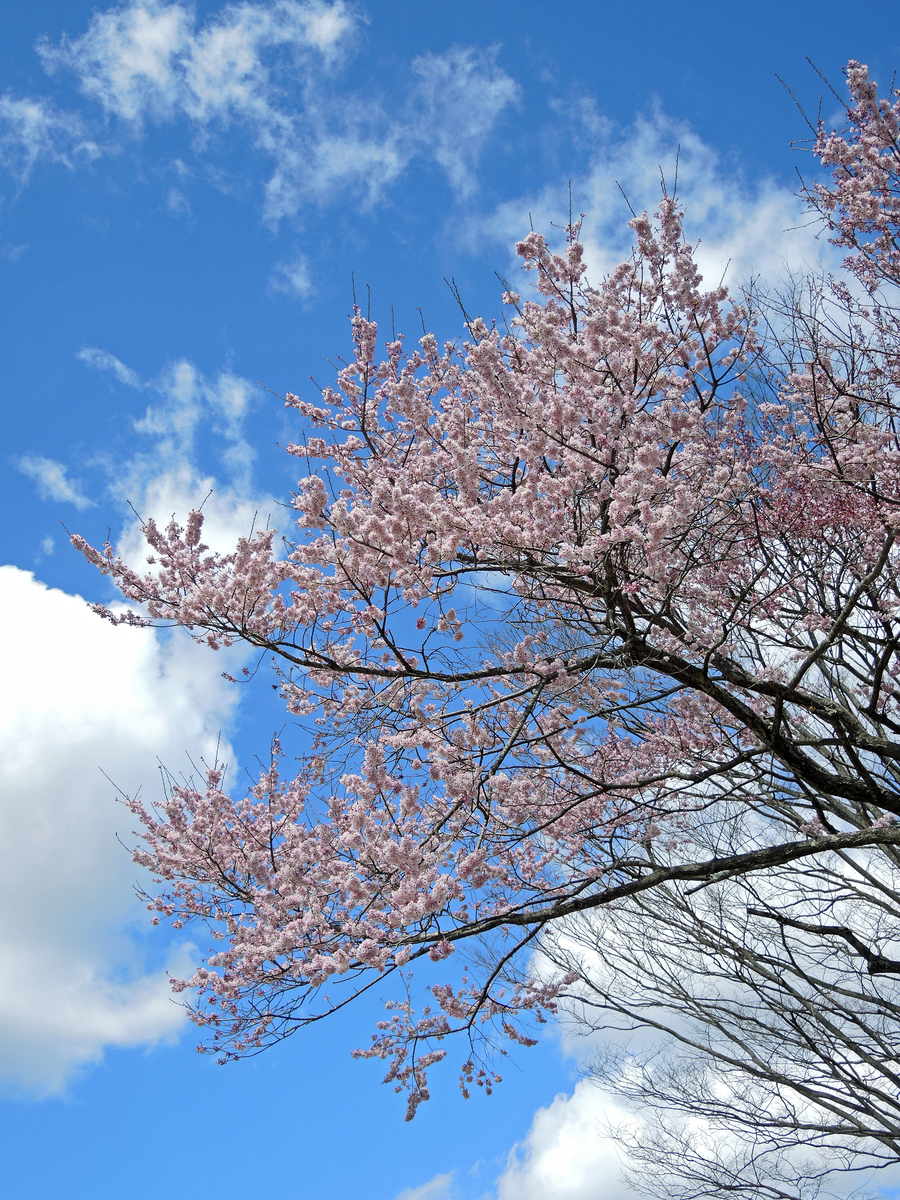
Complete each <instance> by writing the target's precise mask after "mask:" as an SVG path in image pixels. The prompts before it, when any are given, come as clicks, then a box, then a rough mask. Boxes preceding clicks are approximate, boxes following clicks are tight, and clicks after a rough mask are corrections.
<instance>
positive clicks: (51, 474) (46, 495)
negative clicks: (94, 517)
mask: <svg viewBox="0 0 900 1200" xmlns="http://www.w3.org/2000/svg"><path fill="white" fill-rule="evenodd" d="M15 467H16V470H18V471H21V472H22V474H23V475H26V476H27V477H28V478H29V479H33V480H34V482H35V483H36V484H37V490H38V495H39V496H40V497H41V499H42V500H59V501H61V502H62V503H63V504H74V505H75V507H76V508H92V507H93V505H94V501H93V500H91V499H89V497H87V496H86V495H85V494H84V492H83V491H82V487H81V484H80V483H79V482H78V480H76V479H69V475H68V471H67V469H66V467H65V466H64V465H63V463H61V462H57V461H56V460H55V459H53V458H43V457H42V456H41V455H40V454H23V455H22V457H21V458H17V459H16V460H15Z"/></svg>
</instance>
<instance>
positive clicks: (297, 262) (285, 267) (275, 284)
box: [269, 254, 315, 300]
mask: <svg viewBox="0 0 900 1200" xmlns="http://www.w3.org/2000/svg"><path fill="white" fill-rule="evenodd" d="M269 287H270V288H271V289H272V290H273V291H275V292H284V294H285V295H287V296H294V297H296V298H297V299H298V300H308V299H309V297H310V296H312V295H314V294H315V285H314V284H313V281H312V275H311V274H310V270H309V263H308V262H307V261H306V259H305V258H304V256H303V255H302V254H295V255H294V257H293V258H290V259H286V260H285V261H284V262H280V263H278V264H277V265H276V267H275V270H274V271H273V272H272V274H271V275H270V276H269Z"/></svg>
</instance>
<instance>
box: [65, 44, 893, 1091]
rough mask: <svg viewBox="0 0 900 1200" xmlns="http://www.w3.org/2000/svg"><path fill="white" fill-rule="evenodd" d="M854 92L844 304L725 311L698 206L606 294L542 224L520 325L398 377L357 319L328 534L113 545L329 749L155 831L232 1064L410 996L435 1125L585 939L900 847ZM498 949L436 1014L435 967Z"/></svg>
mask: <svg viewBox="0 0 900 1200" xmlns="http://www.w3.org/2000/svg"><path fill="white" fill-rule="evenodd" d="M847 75H848V81H849V85H850V91H851V94H852V107H850V108H849V109H848V110H847V111H848V125H847V129H846V130H845V131H844V132H843V133H829V132H828V131H827V130H825V129H824V128H822V129H820V130H819V132H818V137H817V142H816V145H815V152H816V154H817V155H818V157H819V159H820V160H821V162H822V163H823V164H825V165H826V166H827V167H829V168H830V169H831V171H832V178H831V181H830V182H829V183H822V184H816V185H815V186H813V187H811V188H810V189H809V190H808V192H807V193H806V195H807V200H808V202H809V204H810V205H811V207H812V208H813V209H814V210H815V211H816V212H817V213H818V214H820V216H821V217H822V219H823V221H824V223H825V225H826V226H827V228H828V229H829V230H830V231H831V236H832V237H833V239H835V240H836V241H837V242H838V244H840V245H842V246H844V247H846V248H847V252H848V257H847V260H846V263H845V268H846V271H845V274H844V276H843V277H841V278H838V279H822V280H815V281H812V282H807V283H806V284H804V285H802V286H801V285H798V286H797V288H796V289H795V291H794V292H793V293H792V294H791V295H789V296H781V297H777V296H768V297H765V296H763V297H758V296H754V295H753V294H752V293H751V294H748V295H746V296H744V297H743V298H741V299H740V300H736V299H733V298H732V297H730V296H729V295H728V293H727V292H726V289H725V288H724V287H713V288H712V289H708V288H706V287H705V286H704V282H703V280H702V279H701V277H700V274H699V273H698V269H697V266H696V263H695V260H694V256H693V252H692V247H691V245H689V244H688V243H687V242H686V240H685V237H684V233H683V229H682V214H681V212H680V209H679V206H678V203H677V199H676V198H675V197H671V196H663V198H662V200H661V202H660V205H659V209H658V211H657V212H656V214H655V215H654V216H652V217H651V216H648V215H646V214H645V215H642V216H638V217H636V218H635V219H634V220H633V221H632V222H631V227H632V229H633V232H634V251H633V254H632V257H631V259H630V260H629V261H628V262H625V263H623V264H622V265H621V266H619V267H618V268H617V269H616V270H615V271H614V272H613V273H612V274H611V275H610V276H609V277H608V278H606V279H604V280H602V281H601V282H596V283H589V282H588V280H587V278H586V275H585V264H584V260H583V251H582V245H581V243H580V242H579V240H578V225H577V224H575V225H573V226H571V227H570V228H569V231H568V238H567V243H566V245H565V247H564V248H562V249H561V250H560V251H559V252H556V251H555V250H554V249H552V248H551V246H550V245H549V244H548V242H547V241H546V240H545V239H544V238H543V237H542V236H540V235H539V234H536V233H532V234H530V235H529V236H528V237H527V238H525V240H524V241H522V242H521V243H520V244H519V246H518V251H519V254H520V255H521V257H522V260H523V266H524V268H525V270H526V271H527V273H528V275H527V281H526V284H523V286H522V295H519V294H518V293H517V292H515V291H513V290H511V289H510V290H508V291H507V292H506V294H505V295H504V304H505V305H506V308H507V313H508V316H507V318H506V319H505V320H504V321H503V322H502V323H501V324H500V325H494V324H488V323H486V322H485V321H484V320H482V319H480V318H477V319H469V318H466V328H467V334H466V339H465V341H463V342H462V343H461V344H457V343H446V344H445V345H443V346H440V345H439V344H438V342H437V340H436V339H435V338H434V337H433V336H432V335H430V334H429V335H426V336H425V337H423V338H422V339H421V340H420V342H419V344H418V347H417V348H416V349H414V350H412V351H406V350H405V349H404V345H403V342H402V340H401V339H397V340H394V341H391V342H388V343H387V345H386V347H385V350H384V352H383V354H384V356H383V357H379V351H378V349H377V346H376V329H375V325H374V323H373V322H371V321H370V320H368V319H366V318H364V317H363V316H362V315H361V314H360V313H359V312H357V313H356V315H355V317H354V319H353V342H354V347H355V354H354V357H353V360H352V361H351V362H350V363H349V364H348V365H347V366H346V367H345V368H344V369H343V370H342V371H341V372H340V374H339V376H338V379H337V384H336V386H335V387H334V388H333V389H327V390H326V391H325V393H324V394H323V395H322V396H321V398H317V399H316V402H315V403H312V402H310V401H309V400H306V399H301V398H299V397H298V396H296V395H293V394H289V395H288V396H287V403H288V405H290V406H291V407H292V408H293V409H294V410H296V412H297V414H298V415H299V418H300V419H301V421H302V425H301V427H302V430H303V437H302V439H301V440H298V442H297V444H294V445H291V446H289V447H288V450H289V453H290V454H292V455H294V456H295V457H296V459H297V460H298V462H299V463H300V464H301V468H302V472H303V478H302V480H301V483H300V485H299V487H298V490H297V492H296V494H295V496H294V498H293V507H294V510H295V512H296V526H297V531H296V532H293V533H292V534H291V536H290V537H289V538H288V539H286V540H281V541H278V542H276V539H275V533H274V531H273V530H271V529H269V530H265V531H262V532H256V533H254V534H253V535H252V536H249V537H247V538H246V539H243V540H242V541H241V542H240V543H239V544H238V546H237V547H236V549H235V551H234V552H233V553H232V554H229V555H219V554H214V553H211V552H210V551H209V550H208V549H207V547H206V546H204V544H203V541H202V524H203V518H202V515H201V514H200V513H197V512H194V513H192V514H191V515H190V516H189V518H188V519H187V521H186V523H185V525H184V526H181V525H179V524H178V523H176V522H175V521H173V522H172V523H171V524H170V525H169V526H168V527H167V528H165V529H161V528H158V527H157V526H156V525H155V524H154V523H153V522H152V521H149V522H147V524H146V526H145V529H144V532H145V535H146V538H147V541H148V543H149V545H150V547H151V558H150V559H149V563H150V564H151V567H150V570H149V572H148V573H142V572H140V571H136V570H134V569H132V568H131V567H130V566H128V565H127V564H126V563H124V562H123V561H122V560H121V559H120V558H118V557H116V555H115V552H114V550H113V549H112V548H111V547H109V546H107V547H106V548H105V549H103V550H94V549H92V548H90V547H89V546H87V545H86V544H85V543H84V542H83V541H82V540H81V539H78V538H76V539H74V540H75V542H76V544H78V545H79V546H80V548H81V549H82V550H83V551H84V552H85V553H86V554H87V555H88V557H89V558H90V559H91V560H92V561H93V562H95V563H96V564H97V565H98V566H99V567H100V569H101V570H103V571H104V572H107V573H109V574H110V575H111V576H112V577H113V578H114V580H115V582H116V583H117V584H118V586H119V588H120V589H121V591H122V593H123V594H124V596H125V597H126V598H127V599H128V600H130V601H133V602H136V603H137V604H138V605H140V606H141V611H142V612H144V613H146V620H149V621H152V622H161V623H166V624H173V623H174V624H178V625H181V626H184V627H186V628H188V629H189V630H191V631H193V634H194V636H195V637H196V638H197V639H198V640H202V641H205V642H207V643H208V644H209V645H210V646H211V647H213V648H217V647H219V646H226V645H229V644H231V643H232V642H234V641H237V640H241V641H244V642H247V643H249V644H250V645H252V646H255V647H259V648H261V649H262V650H263V651H265V652H267V653H268V654H269V655H270V656H271V658H272V660H273V662H274V663H275V665H276V670H277V671H278V675H279V684H280V688H281V693H282V695H283V698H284V702H285V704H286V706H287V709H288V711H289V712H290V713H291V714H294V715H295V717H296V718H297V719H298V720H299V721H301V722H303V723H308V724H309V725H310V727H311V728H312V729H313V730H314V731H315V734H314V738H313V740H312V742H311V743H309V749H308V753H307V754H306V757H305V759H304V760H303V762H302V765H301V769H300V770H299V772H298V773H296V774H295V775H290V774H289V775H288V776H287V777H286V776H285V775H284V774H282V773H281V772H280V770H279V762H280V758H281V751H280V747H278V746H277V745H276V746H275V752H274V754H273V759H272V766H271V768H270V769H268V770H266V771H264V772H263V774H262V775H261V777H260V778H259V782H258V783H257V784H256V786H255V787H254V788H253V789H252V790H251V791H250V793H249V794H248V795H246V796H245V797H243V798H234V797H233V796H232V795H230V794H229V792H228V791H227V790H226V788H225V781H224V780H223V778H222V774H221V771H220V769H218V768H215V769H212V770H210V772H209V774H208V776H207V779H206V782H205V786H202V787H200V786H194V785H184V786H173V787H172V789H171V792H170V794H169V795H168V797H167V799H166V800H165V802H163V803H161V804H160V806H159V808H158V809H150V808H147V807H145V806H143V805H142V804H141V803H139V802H137V801H135V802H134V803H133V804H132V808H133V810H134V812H135V813H137V814H138V816H139V817H140V818H141V820H142V822H143V824H144V827H145V829H144V834H143V838H144V842H143V848H141V849H140V850H138V851H137V853H136V858H137V861H139V862H141V863H143V864H144V865H145V866H147V867H148V868H149V869H150V870H151V871H152V872H153V874H154V875H155V876H156V877H157V879H159V880H161V881H162V884H163V888H162V891H161V892H160V893H159V894H158V895H157V894H155V893H154V895H153V897H152V899H151V904H152V906H153V907H154V908H155V909H156V910H157V912H159V913H161V914H165V915H167V916H169V917H171V918H172V919H173V920H174V921H175V923H176V924H178V925H180V924H181V923H183V922H185V921H188V920H192V919H197V918H199V919H202V920H204V921H206V922H207V923H208V925H209V927H210V928H211V929H212V931H213V933H214V934H215V936H216V937H217V938H219V939H221V941H220V949H219V950H218V951H217V952H216V953H214V954H212V955H211V956H210V957H209V959H208V962H207V964H206V965H205V966H204V967H202V968H201V969H200V970H198V972H197V973H196V975H195V976H194V977H193V978H191V979H189V980H186V981H182V982H181V983H179V984H177V987H178V988H180V989H182V990H183V989H185V988H191V989H196V990H197V1000H196V1003H195V1006H194V1008H193V1015H194V1018H195V1020H197V1021H198V1022H199V1023H200V1024H201V1025H204V1026H206V1027H207V1028H208V1029H209V1030H210V1031H211V1037H212V1041H213V1044H215V1045H217V1046H218V1047H219V1048H221V1050H222V1051H223V1053H224V1054H225V1055H226V1056H228V1055H240V1054H243V1053H248V1052H252V1051H255V1050H257V1049H259V1048H261V1047H262V1046H264V1045H265V1044H267V1043H268V1042H270V1041H272V1040H274V1039H277V1038H278V1037H281V1036H284V1035H285V1034H286V1033H289V1032H291V1031H292V1030H293V1029H295V1028H297V1027H299V1026H300V1025H302V1024H303V1023H305V1022H308V1021H309V1020H313V1019H316V1018H317V1016H318V1015H320V1014H321V1013H322V1012H325V1011H329V1010H331V1009H334V1008H335V1007H337V1006H339V1005H340V1004H342V1003H344V1002H345V1001H346V999H347V998H349V997H350V996H352V995H355V994H358V993H359V991H360V990H363V989H365V988H366V987H368V986H370V984H371V983H372V981H374V980H383V979H384V976H385V975H386V974H389V973H392V972H394V973H396V974H397V975H398V976H399V979H398V991H397V999H396V1000H395V1001H394V1002H393V1003H392V1005H391V1009H392V1011H391V1013H390V1016H389V1018H388V1019H387V1020H386V1021H384V1022H383V1023H382V1026H381V1028H380V1030H379V1032H378V1034H377V1035H376V1037H375V1040H374V1042H373V1045H372V1047H371V1048H369V1049H367V1050H366V1051H364V1052H363V1051H361V1052H360V1053H365V1054H367V1055H375V1056H381V1057H383V1058H385V1059H389V1060H390V1068H389V1075H388V1078H389V1079H390V1080H392V1081H393V1082H395V1083H396V1085H397V1086H398V1088H400V1087H402V1086H404V1085H406V1086H407V1087H408V1089H409V1093H410V1110H409V1111H410V1113H412V1112H414V1111H415V1107H416V1105H417V1104H418V1102H419V1101H420V1100H421V1099H423V1098H425V1097H426V1096H427V1084H426V1078H425V1071H426V1068H427V1067H428V1066H429V1064H431V1063H433V1062H435V1061H437V1060H438V1059H439V1058H441V1057H443V1055H444V1053H445V1052H444V1050H443V1049H442V1048H441V1046H440V1043H441V1041H442V1039H443V1038H444V1037H445V1036H446V1035H447V1034H448V1033H450V1032H451V1031H453V1030H457V1029H461V1030H464V1031H467V1032H468V1033H469V1035H470V1037H472V1038H473V1039H474V1038H475V1035H476V1034H478V1033H479V1031H480V1032H481V1033H487V1032H488V1031H489V1030H491V1029H496V1030H497V1031H498V1033H499V1036H500V1037H501V1038H502V1037H503V1036H504V1035H506V1036H508V1037H509V1038H511V1039H512V1040H513V1041H517V1040H518V1041H528V1040H529V1038H528V1034H527V1031H526V1027H525V1026H523V1025H522V1023H521V1019H522V1018H523V1017H525V1016H527V1015H528V1014H529V1013H531V1014H532V1015H534V1014H536V1015H537V1016H538V1017H539V1018H540V1017H541V1014H542V1013H543V1012H546V1011H547V1010H550V1011H553V1008H554V1005H555V1003H556V1002H557V999H558V997H559V994H560V991H561V989H565V988H567V987H569V986H570V985H573V986H576V987H577V983H576V979H577V976H578V964H577V962H576V963H575V964H574V965H572V966H571V969H570V970H568V971H567V972H563V971H560V972H559V973H557V974H553V973H552V972H550V971H548V970H547V969H546V968H540V969H538V968H537V967H534V968H531V969H530V968H529V963H531V962H534V961H536V960H535V959H533V957H532V955H531V953H530V951H531V950H533V949H534V948H536V947H537V946H539V945H540V942H541V937H542V933H543V932H544V931H546V930H547V929H548V927H550V926H551V925H552V926H553V927H554V928H558V927H559V922H561V921H563V920H564V919H566V918H568V917H571V916H572V915H573V914H576V913H580V912H584V911H586V910H589V909H592V908H598V907H600V906H608V905H611V904H612V905H615V904H616V903H618V902H621V901H622V900H623V899H624V898H625V897H628V896H631V895H636V894H639V893H645V892H647V891H648V890H649V889H652V888H655V887H659V886H661V885H663V884H667V883H671V882H673V881H676V882H677V881H688V882H690V881H693V882H694V883H695V884H696V885H698V886H699V885H702V884H704V883H709V882H710V881H714V880H718V879H722V878H726V877H729V876H734V875H736V874H739V873H742V872H755V871H762V870H766V871H776V870H777V869H779V868H780V867H783V866H786V865H787V864H791V863H796V862H798V861H800V860H802V859H806V858H809V857H810V856H821V855H823V854H826V853H830V852H835V851H848V850H852V849H853V848H859V847H873V846H881V847H885V848H892V847H896V846H900V826H898V825H897V824H896V821H895V818H896V817H897V816H898V815H900V793H898V787H897V780H898V766H900V746H898V743H897V734H898V732H900V679H898V676H900V656H898V645H900V641H898V637H900V577H898V568H900V559H898V553H897V548H896V541H897V534H898V530H900V443H898V436H897V419H898V407H897V388H898V384H900V314H898V311H897V309H896V308H895V307H894V299H893V296H894V289H895V288H896V286H897V284H898V283H900V250H898V241H897V238H898V216H900V189H898V178H900V175H898V172H900V156H898V142H897V134H898V111H900V107H898V106H900V100H898V98H897V97H896V96H895V97H893V99H892V101H884V100H879V99H878V98H877V95H876V92H875V88H874V85H873V84H872V83H871V82H870V81H869V79H868V75H867V73H866V71H865V69H864V68H863V67H860V66H858V65H857V64H851V65H850V67H849V68H848V72H847ZM105 615H107V616H109V617H111V618H112V619H113V620H122V619H128V620H131V621H137V620H143V619H145V618H143V617H138V616H137V615H135V614H134V612H131V613H130V614H129V615H128V616H127V617H126V618H123V617H122V615H121V614H119V615H115V614H112V613H110V612H106V611H105ZM291 753H292V754H293V753H295V748H294V747H291ZM710 831H714V833H715V836H714V837H713V838H712V841H711V840H710ZM701 832H702V837H701V836H700V835H701ZM710 845H712V851H710V850H709V849H708V847H709V846H710ZM891 853H893V850H891ZM473 938H477V946H476V943H472V947H473V948H474V949H473V952H472V953H471V954H469V953H467V955H466V963H467V966H466V967H465V968H462V967H459V968H457V967H456V961H453V962H449V963H445V964H444V965H443V966H442V967H438V968H429V969H430V970H432V971H435V970H437V971H445V973H446V974H445V976H444V978H446V979H448V980H449V982H443V983H435V984H433V985H432V986H431V989H430V990H431V993H432V995H431V998H430V1001H429V1003H430V1005H431V1007H430V1008H426V1009H424V1010H421V1011H420V1010H418V1009H417V1008H416V1005H415V1002H414V997H413V993H412V992H411V991H410V990H409V987H410V980H409V974H408V972H409V970H410V965H411V964H413V963H414V962H415V961H416V960H422V959H423V958H427V959H430V960H433V961H435V962H440V961H441V960H444V959H447V958H448V956H450V955H452V954H453V952H454V950H457V949H460V948H461V943H463V942H464V941H466V940H467V939H473ZM570 965H571V964H570ZM473 1046H475V1049H473V1053H472V1057H470V1058H469V1059H468V1060H467V1061H466V1062H465V1063H464V1065H463V1072H462V1084H463V1087H464V1089H467V1088H468V1087H469V1085H470V1084H472V1083H473V1082H475V1083H480V1084H482V1085H485V1086H487V1087H488V1088H490V1086H491V1084H492V1083H493V1082H495V1081H496V1078H497V1076H496V1075H495V1074H494V1067H493V1065H491V1062H489V1061H488V1060H487V1059H485V1060H484V1061H482V1060H480V1059H479V1057H478V1053H477V1043H475V1042H474V1040H473Z"/></svg>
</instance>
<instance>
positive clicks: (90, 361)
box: [75, 346, 142, 388]
mask: <svg viewBox="0 0 900 1200" xmlns="http://www.w3.org/2000/svg"><path fill="white" fill-rule="evenodd" d="M75 357H76V358H79V359H80V360H81V361H82V362H83V363H86V364H87V366H89V367H94V368H96V370H98V371H111V372H112V373H113V375H115V377H116V379H118V381H119V383H124V384H126V385H127V386H128V387H132V388H139V387H141V386H142V384H141V381H140V378H139V377H138V374H137V372H136V371H132V369H131V367H126V366H125V364H124V363H123V362H120V361H119V359H117V358H116V356H115V355H114V354H110V353H109V352H108V351H107V350H98V349H97V347H96V346H84V347H82V349H81V350H79V351H78V353H77V354H76V355H75Z"/></svg>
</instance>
